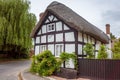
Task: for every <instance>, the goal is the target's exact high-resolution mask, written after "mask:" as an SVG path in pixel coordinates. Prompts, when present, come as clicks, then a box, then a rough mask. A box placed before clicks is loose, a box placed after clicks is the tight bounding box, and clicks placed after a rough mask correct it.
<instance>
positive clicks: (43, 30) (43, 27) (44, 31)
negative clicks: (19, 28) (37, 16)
mask: <svg viewBox="0 0 120 80" xmlns="http://www.w3.org/2000/svg"><path fill="white" fill-rule="evenodd" d="M43 33H46V25H43V26H42V34H43Z"/></svg>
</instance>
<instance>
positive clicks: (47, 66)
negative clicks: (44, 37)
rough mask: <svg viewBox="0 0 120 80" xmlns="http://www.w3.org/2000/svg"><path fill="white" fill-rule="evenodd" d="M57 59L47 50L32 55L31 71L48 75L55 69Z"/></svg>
mask: <svg viewBox="0 0 120 80" xmlns="http://www.w3.org/2000/svg"><path fill="white" fill-rule="evenodd" d="M57 67H58V66H57V60H56V58H55V57H54V56H53V55H52V53H51V52H50V51H49V50H46V51H44V52H42V53H40V54H38V55H37V56H35V57H33V62H32V65H31V69H30V70H31V71H32V72H37V73H39V75H41V76H49V75H51V74H53V72H54V71H55V70H56V69H57Z"/></svg>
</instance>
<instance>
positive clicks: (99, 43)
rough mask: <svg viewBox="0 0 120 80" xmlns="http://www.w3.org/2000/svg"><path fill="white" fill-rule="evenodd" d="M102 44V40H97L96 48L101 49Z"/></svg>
mask: <svg viewBox="0 0 120 80" xmlns="http://www.w3.org/2000/svg"><path fill="white" fill-rule="evenodd" d="M100 45H101V42H100V41H97V42H96V50H99V49H100Z"/></svg>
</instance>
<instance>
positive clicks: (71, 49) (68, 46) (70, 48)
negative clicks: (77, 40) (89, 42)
mask: <svg viewBox="0 0 120 80" xmlns="http://www.w3.org/2000/svg"><path fill="white" fill-rule="evenodd" d="M65 52H67V53H73V52H75V44H65Z"/></svg>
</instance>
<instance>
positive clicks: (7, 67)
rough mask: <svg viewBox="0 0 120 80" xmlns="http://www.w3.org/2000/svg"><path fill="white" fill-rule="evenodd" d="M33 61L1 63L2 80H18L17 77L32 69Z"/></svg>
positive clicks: (0, 75) (0, 78)
mask: <svg viewBox="0 0 120 80" xmlns="http://www.w3.org/2000/svg"><path fill="white" fill-rule="evenodd" d="M30 64H31V61H29V60H22V61H10V62H4V63H0V80H17V75H18V73H19V72H20V71H23V70H25V69H27V68H29V67H30Z"/></svg>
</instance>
